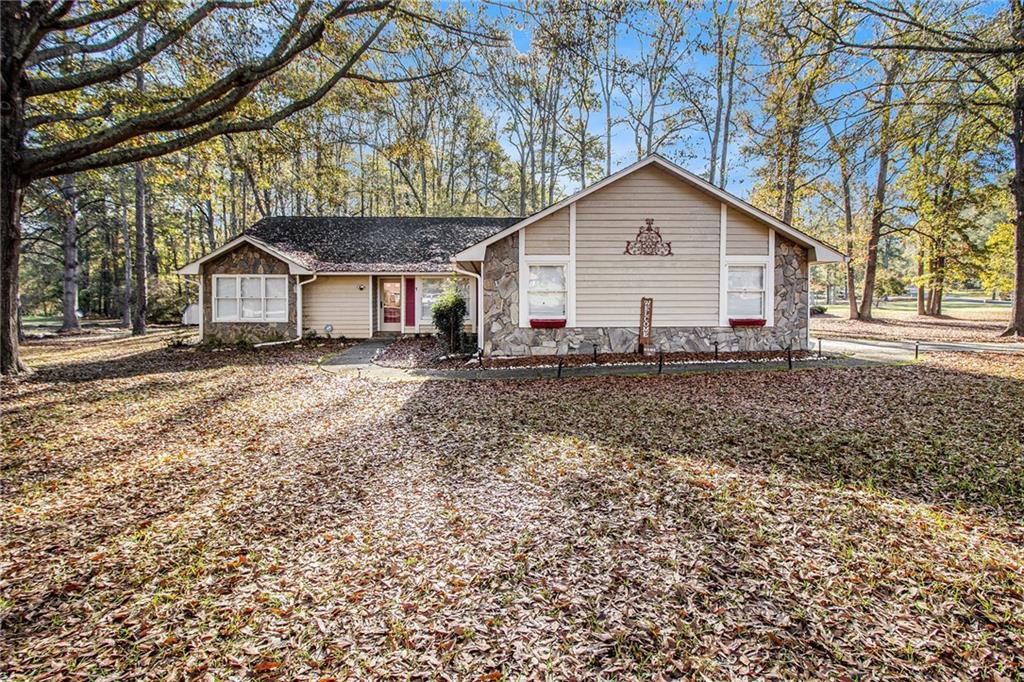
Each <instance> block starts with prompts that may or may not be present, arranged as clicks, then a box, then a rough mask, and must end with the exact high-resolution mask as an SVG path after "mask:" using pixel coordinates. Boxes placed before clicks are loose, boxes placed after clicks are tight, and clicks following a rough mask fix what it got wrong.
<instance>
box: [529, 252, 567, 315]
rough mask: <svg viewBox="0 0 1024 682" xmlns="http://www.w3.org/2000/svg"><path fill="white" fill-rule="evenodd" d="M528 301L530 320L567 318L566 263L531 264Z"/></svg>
mask: <svg viewBox="0 0 1024 682" xmlns="http://www.w3.org/2000/svg"><path fill="white" fill-rule="evenodd" d="M528 267H529V273H530V274H529V280H528V283H527V291H526V302H527V315H526V319H528V320H558V319H565V318H566V316H567V312H568V309H569V289H568V287H567V282H568V277H567V276H566V269H567V268H566V265H565V264H563V263H558V264H547V263H544V264H530V265H529V266H528Z"/></svg>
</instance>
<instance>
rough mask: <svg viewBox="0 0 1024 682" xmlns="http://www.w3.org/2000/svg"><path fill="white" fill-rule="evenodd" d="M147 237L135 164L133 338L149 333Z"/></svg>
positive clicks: (142, 178) (140, 171) (141, 86)
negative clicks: (147, 329)
mask: <svg viewBox="0 0 1024 682" xmlns="http://www.w3.org/2000/svg"><path fill="white" fill-rule="evenodd" d="M145 33H146V28H145V26H142V27H140V28H139V32H138V33H137V34H135V47H136V48H138V49H139V50H142V49H144V48H145V45H146V37H145ZM135 87H136V89H137V90H138V91H139V92H140V93H141V92H143V91H144V90H145V89H146V77H145V74H144V73H143V70H142V69H136V70H135ZM148 246H149V240H148V239H147V234H146V170H145V166H144V165H143V163H142V162H141V161H140V162H138V163H136V164H135V291H134V293H135V299H134V305H133V306H132V335H133V336H140V335H142V334H145V333H146V313H147V312H148V311H149V282H148V281H147V275H148V274H149V269H148V267H147V263H146V260H147V259H146V253H147V251H148V250H149V249H148Z"/></svg>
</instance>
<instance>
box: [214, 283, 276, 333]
mask: <svg viewBox="0 0 1024 682" xmlns="http://www.w3.org/2000/svg"><path fill="white" fill-rule="evenodd" d="M213 321H214V322H287V321H288V277H287V276H285V275H214V276H213Z"/></svg>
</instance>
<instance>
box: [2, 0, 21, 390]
mask: <svg viewBox="0 0 1024 682" xmlns="http://www.w3.org/2000/svg"><path fill="white" fill-rule="evenodd" d="M0 4H2V5H3V18H2V21H0V65H2V72H0V82H2V83H3V86H2V87H0V373H2V374H4V375H5V376H7V375H13V374H18V373H20V372H24V371H26V370H27V367H26V366H25V364H24V363H23V362H22V361H21V357H20V354H19V349H18V340H19V337H18V267H19V265H20V260H21V202H22V200H23V198H24V194H23V191H24V188H25V185H26V184H27V183H25V182H24V180H23V179H22V178H21V177H20V176H19V174H18V172H17V162H18V159H20V158H21V156H22V151H23V150H24V146H25V100H24V95H23V93H22V91H21V88H20V86H19V85H18V84H19V83H20V82H21V78H20V75H21V65H20V64H19V63H18V62H16V60H15V59H14V56H13V55H14V53H15V50H16V47H17V45H18V44H19V43H20V42H21V41H22V39H23V37H24V36H23V35H22V31H23V27H24V22H21V21H18V20H17V19H16V15H19V14H20V13H21V12H22V11H23V7H22V5H21V3H13V2H12V3H0Z"/></svg>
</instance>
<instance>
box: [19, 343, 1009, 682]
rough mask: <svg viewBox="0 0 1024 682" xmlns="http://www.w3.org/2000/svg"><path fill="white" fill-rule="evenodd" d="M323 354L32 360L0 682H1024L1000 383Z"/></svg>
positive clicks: (986, 374)
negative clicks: (453, 681) (459, 375)
mask: <svg viewBox="0 0 1024 682" xmlns="http://www.w3.org/2000/svg"><path fill="white" fill-rule="evenodd" d="M324 352H325V350H324V349H323V348H318V347H310V346H304V347H274V348H264V349H259V350H256V351H238V350H227V351H216V352H213V351H204V350H198V349H191V348H189V349H171V348H167V347H166V343H165V339H163V338H162V337H161V336H159V335H157V336H154V337H147V338H144V339H131V338H124V337H121V336H117V335H110V336H105V337H100V338H97V337H96V336H92V337H88V338H84V337H81V338H75V339H59V340H47V341H43V342H38V343H30V344H29V345H28V346H27V347H26V356H27V358H28V361H29V363H30V364H31V365H33V367H34V368H35V369H36V372H35V373H34V374H33V375H31V376H29V377H27V378H25V379H22V380H20V381H18V382H13V383H12V382H7V383H5V384H4V385H3V391H4V395H3V407H4V412H3V423H2V424H3V444H4V461H3V479H2V480H3V487H4V495H3V501H2V506H0V513H2V518H3V523H4V529H5V533H4V540H3V546H2V549H0V576H2V577H0V597H2V601H0V609H2V611H0V614H2V616H0V617H2V626H3V632H4V636H3V638H2V642H0V661H2V663H0V665H2V671H3V672H4V674H5V675H7V676H8V677H12V678H15V679H20V678H61V677H82V678H90V679H91V678H101V677H102V678H107V679H115V678H117V677H120V678H122V679H139V678H150V679H165V678H167V679H186V678H200V679H203V678H208V679H223V678H239V677H245V676H247V675H248V676H257V675H258V676H259V677H260V679H264V678H275V677H281V678H284V679H306V680H320V679H339V680H341V679H392V678H401V679H405V678H410V677H421V676H422V677H435V676H440V677H447V678H458V679H469V680H498V679H516V678H523V677H534V676H545V675H546V676H550V677H552V678H577V679H582V678H587V679H623V678H635V677H644V678H651V677H659V676H660V677H663V678H671V677H685V678H712V679H733V678H758V679H762V678H772V677H776V678H793V677H803V678H814V679H840V678H844V677H845V678H850V679H900V678H902V679H920V678H924V677H931V678H974V679H1000V678H1009V679H1012V678H1013V677H1015V676H1019V675H1021V672H1022V670H1024V668H1022V666H1024V660H1022V653H1021V652H1022V651H1024V549H1022V547H1024V521H1022V517H1024V357H1021V356H1010V355H999V356H996V355H929V356H928V358H927V360H926V361H925V362H923V363H919V364H915V365H911V366H903V367H877V368H849V369H814V370H805V371H800V372H792V373H788V372H765V373H743V374H714V375H691V376H686V375H681V376H663V377H645V378H610V377H605V378H591V379H572V380H564V381H557V380H534V381H518V382H515V381H509V382H494V381H487V382H421V383H403V382H380V383H378V382H373V381H370V380H366V379H358V378H345V377H338V376H335V375H331V374H328V373H325V372H322V371H320V370H318V369H317V368H316V366H315V364H314V363H315V360H316V359H317V358H318V357H320V356H321V355H323V354H324Z"/></svg>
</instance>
